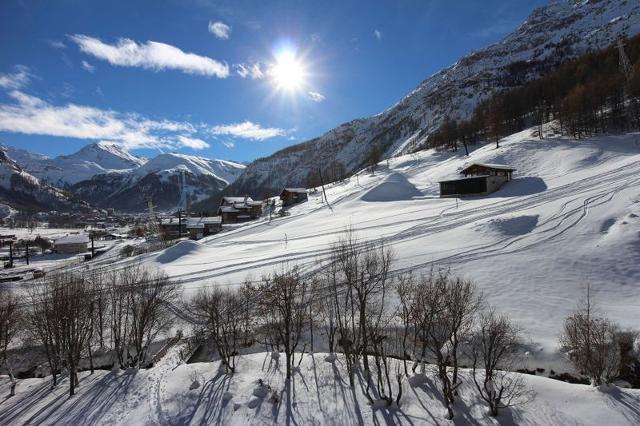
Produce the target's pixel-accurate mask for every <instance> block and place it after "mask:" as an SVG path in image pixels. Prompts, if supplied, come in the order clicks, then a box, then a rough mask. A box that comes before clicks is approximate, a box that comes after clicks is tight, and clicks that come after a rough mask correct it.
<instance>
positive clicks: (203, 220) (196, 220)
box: [187, 216, 222, 240]
mask: <svg viewBox="0 0 640 426" xmlns="http://www.w3.org/2000/svg"><path fill="white" fill-rule="evenodd" d="M221 229H222V217H220V216H209V217H189V218H187V232H189V238H191V239H192V240H199V239H200V238H204V237H206V236H209V235H213V234H217V233H218V232H220V230H221Z"/></svg>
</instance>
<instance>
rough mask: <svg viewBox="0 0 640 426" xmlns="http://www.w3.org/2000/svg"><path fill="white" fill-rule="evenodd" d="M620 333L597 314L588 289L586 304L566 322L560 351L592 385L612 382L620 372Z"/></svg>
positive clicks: (606, 319)
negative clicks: (618, 337) (618, 334)
mask: <svg viewBox="0 0 640 426" xmlns="http://www.w3.org/2000/svg"><path fill="white" fill-rule="evenodd" d="M617 332H618V327H617V326H616V325H615V324H614V323H613V322H611V321H610V320H609V319H608V318H605V317H602V316H597V315H596V313H595V312H594V306H593V304H592V302H591V294H590V289H589V288H587V297H586V301H585V302H584V303H583V304H582V305H581V306H579V307H578V309H577V310H576V312H574V313H573V314H572V315H570V316H569V317H568V318H567V319H566V320H565V323H564V329H563V332H562V334H561V336H560V348H561V350H562V351H563V352H565V353H566V354H567V355H568V357H569V359H570V360H571V362H572V363H573V365H574V367H575V368H576V370H578V371H579V372H580V373H582V374H585V375H587V376H588V377H589V379H590V380H591V384H592V385H594V386H598V385H601V384H602V383H609V382H610V381H611V380H612V379H613V378H615V375H616V374H617V373H618V371H619V369H620V351H619V345H618V342H617Z"/></svg>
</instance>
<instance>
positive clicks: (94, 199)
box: [0, 142, 246, 211]
mask: <svg viewBox="0 0 640 426" xmlns="http://www.w3.org/2000/svg"><path fill="white" fill-rule="evenodd" d="M0 149H1V150H2V152H4V153H5V156H6V158H7V160H8V161H11V163H12V164H14V165H15V167H18V168H20V169H21V170H22V171H23V173H27V174H29V176H31V177H32V178H35V179H39V181H40V182H41V183H42V182H46V183H48V184H49V185H51V186H52V187H56V188H64V189H68V190H69V191H70V192H72V193H74V194H75V195H77V196H78V197H80V198H81V199H82V200H85V201H87V202H89V203H91V204H94V205H97V206H100V207H104V208H107V207H113V208H116V209H119V210H126V211H141V210H144V209H146V208H147V205H148V201H149V199H151V200H152V201H153V203H154V204H155V205H156V206H157V207H158V208H160V209H174V208H176V207H182V208H186V207H187V206H189V205H192V204H193V203H197V202H199V201H202V200H204V199H206V198H209V197H212V196H214V195H215V194H217V193H219V192H220V191H221V190H222V189H224V188H225V187H227V186H228V185H229V184H230V183H232V182H233V181H234V180H235V179H236V178H237V177H238V176H240V174H242V172H243V171H244V169H245V168H246V166H245V165H244V164H240V163H235V162H233V161H227V160H218V159H209V158H204V157H198V156H193V155H185V154H177V153H167V154H160V155H158V156H156V157H154V158H151V159H150V160H147V159H146V158H140V157H137V156H135V155H133V154H131V153H129V152H128V151H126V150H125V149H124V148H122V147H121V146H119V145H117V144H113V143H105V142H100V143H95V144H91V145H87V146H85V147H83V148H82V149H81V150H79V151H78V152H76V153H75V154H71V155H65V156H59V157H55V158H50V157H47V156H44V155H40V154H34V153H31V152H29V151H26V150H23V149H19V148H15V147H12V146H5V145H0Z"/></svg>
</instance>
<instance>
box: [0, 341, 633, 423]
mask: <svg viewBox="0 0 640 426" xmlns="http://www.w3.org/2000/svg"><path fill="white" fill-rule="evenodd" d="M330 357H334V358H335V359H332V360H331V362H327V361H326V360H325V359H326V358H330ZM283 358H284V357H279V358H274V357H273V356H272V354H271V353H261V354H252V355H244V356H241V357H239V359H238V366H237V372H236V373H235V374H234V375H233V376H229V375H225V374H223V369H221V366H220V363H219V362H213V363H196V364H184V363H181V362H180V361H179V359H178V357H177V355H176V350H171V351H170V352H169V354H168V355H167V356H166V357H165V358H163V359H162V360H161V361H160V362H159V363H158V364H157V365H156V366H155V367H153V368H151V369H149V370H140V371H134V370H128V371H124V372H120V371H115V372H112V371H97V372H96V373H95V374H93V375H90V374H88V373H86V372H85V373H81V375H80V385H79V387H78V389H77V394H76V395H75V396H74V397H73V398H69V397H68V396H67V392H68V389H67V388H68V382H67V380H68V379H64V380H62V382H61V383H60V384H59V385H58V387H57V388H55V389H54V390H50V378H46V379H25V380H20V381H19V383H18V386H17V395H16V396H15V397H12V398H8V399H5V400H3V401H2V403H0V424H14V425H17V424H44V425H54V424H56V425H57V424H83V425H112V424H116V425H125V424H126V425H159V424H181V425H187V424H199V425H209V424H218V425H241V426H244V425H272V424H278V425H280V424H287V425H289V424H291V425H379V424H402V425H432V424H461V425H463V424H475V425H496V424H502V425H516V424H527V425H602V424H606V425H608V426H618V425H634V424H637V421H638V419H639V418H640V390H637V389H636V390H629V389H619V388H616V387H610V388H601V389H598V388H593V387H591V386H588V385H573V384H568V383H564V382H560V381H556V380H552V379H548V378H542V377H536V376H524V380H525V383H526V385H527V386H528V387H529V388H530V390H532V391H533V392H534V393H535V397H534V398H533V399H532V400H531V401H530V402H529V403H527V404H525V405H522V406H517V407H513V408H511V409H506V410H503V411H502V412H501V413H500V415H499V417H498V418H496V419H494V418H491V417H489V416H488V415H487V414H486V411H487V410H486V406H485V405H484V404H483V402H482V401H481V400H480V399H479V398H478V397H477V396H476V393H475V389H474V388H473V387H472V386H473V384H472V382H471V378H470V373H469V372H468V371H465V370H463V371H462V372H461V379H462V381H463V384H462V386H461V387H460V388H459V396H460V398H459V400H458V401H457V402H456V403H455V405H454V411H455V417H454V421H453V422H450V421H447V420H446V419H445V410H444V409H443V407H442V403H441V401H440V397H439V390H438V383H437V379H436V378H435V377H436V374H435V371H433V370H432V369H430V368H427V370H426V371H425V374H411V373H410V377H409V378H405V379H404V381H403V390H404V392H403V398H402V400H401V403H400V406H399V407H395V406H394V407H391V408H386V407H385V406H384V405H383V404H380V403H379V402H380V401H375V402H374V404H370V403H369V402H368V400H367V399H366V398H365V397H364V392H363V388H364V386H365V383H364V382H363V379H362V378H361V376H356V385H355V389H351V388H350V387H349V384H348V379H347V377H345V373H344V371H345V366H344V360H343V359H342V356H341V355H338V356H337V357H336V356H334V355H330V356H327V354H322V353H318V354H314V355H309V354H307V355H305V357H304V358H303V360H302V363H301V365H300V368H299V369H296V372H295V374H294V376H293V379H292V380H291V381H290V382H289V383H288V384H287V383H286V382H285V381H284V380H283V379H284V366H283V365H282V362H283V361H282V359H283ZM391 363H392V364H394V363H395V361H394V360H391ZM392 368H393V367H392ZM259 379H261V380H262V381H263V383H264V384H263V385H260V384H259V383H258V380H259ZM394 386H395V383H394ZM8 392H9V385H8V379H7V377H6V376H0V394H2V395H6V394H7V393H8ZM274 393H275V394H276V395H277V399H276V398H274V397H273V395H274Z"/></svg>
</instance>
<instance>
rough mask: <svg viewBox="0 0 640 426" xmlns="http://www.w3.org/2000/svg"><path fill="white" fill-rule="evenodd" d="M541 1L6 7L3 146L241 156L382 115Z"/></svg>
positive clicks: (0, 106)
mask: <svg viewBox="0 0 640 426" xmlns="http://www.w3.org/2000/svg"><path fill="white" fill-rule="evenodd" d="M543 3H544V1H541V0H502V1H495V0H483V1H476V0H468V1H466V0H465V1H462V0H460V1H440V0H432V1H428V0H423V1H409V0H402V1H397V2H393V1H344V0H343V1H273V2H271V1H242V0H235V1H233V0H232V1H208V0H183V1H177V0H175V1H172V0H162V1H151V0H148V1H140V0H128V1H120V0H112V1H109V2H97V1H78V0H73V1H72V0H57V1H45V0H41V1H26V0H23V1H13V0H4V1H2V2H1V3H0V40H2V42H1V44H0V142H1V143H5V144H9V145H14V146H17V147H20V148H24V149H28V150H30V151H34V152H39V153H43V154H46V155H51V156H54V155H60V154H70V153H72V152H75V151H76V150H78V149H79V148H80V147H82V146H83V145H85V144H87V143H91V142H97V141H102V140H104V141H113V142H118V143H122V144H124V145H126V146H127V147H129V148H130V149H132V150H133V152H135V153H139V154H142V155H154V154H155V153H157V152H160V151H163V152H168V151H178V152H184V153H187V154H195V155H202V156H207V157H216V158H225V159H232V160H236V161H251V160H253V159H255V158H258V157H262V156H265V155H268V154H270V153H272V152H274V151H276V150H278V149H280V148H283V147H285V146H287V145H290V144H293V143H299V142H302V141H304V140H307V139H310V138H313V137H316V136H320V135H321V134H322V133H324V132H325V131H327V130H329V129H331V128H333V127H335V126H336V125H339V124H340V123H343V122H345V121H349V120H351V119H354V118H358V117H365V116H370V115H373V114H376V113H378V112H380V111H382V110H384V109H386V108H388V107H389V106H391V105H393V104H394V103H395V102H397V101H398V100H399V99H400V98H401V97H402V96H404V95H405V94H407V93H408V92H409V91H411V90H412V89H413V88H415V86H416V85H418V84H419V83H420V82H421V81H422V80H424V79H425V78H426V77H428V76H429V75H431V74H432V73H434V72H437V71H438V70H440V69H441V68H443V67H445V66H448V65H450V64H452V63H453V62H455V61H456V60H457V59H459V58H460V57H461V56H463V55H464V54H466V53H469V52H470V51H472V50H475V49H477V48H480V47H484V46H486V45H487V44H489V43H492V42H495V41H498V40H499V39H500V38H502V37H503V36H504V35H506V34H507V33H509V32H510V31H511V30H513V29H515V28H516V27H517V26H518V25H519V24H520V23H522V22H523V21H524V20H525V19H526V17H527V15H528V14H529V13H530V11H531V10H532V9H533V8H534V7H536V6H539V5H541V4H543ZM293 80H295V81H296V82H297V84H293V83H292V81H293Z"/></svg>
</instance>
